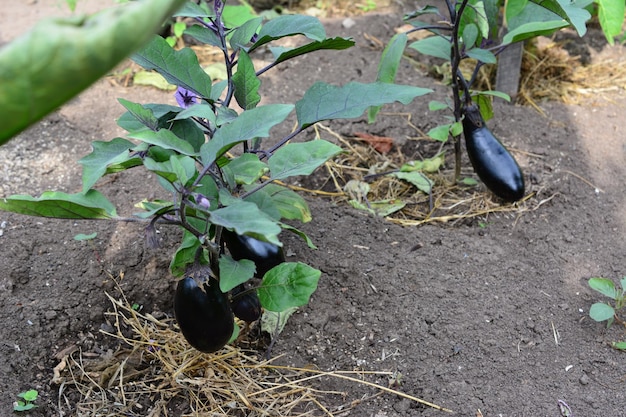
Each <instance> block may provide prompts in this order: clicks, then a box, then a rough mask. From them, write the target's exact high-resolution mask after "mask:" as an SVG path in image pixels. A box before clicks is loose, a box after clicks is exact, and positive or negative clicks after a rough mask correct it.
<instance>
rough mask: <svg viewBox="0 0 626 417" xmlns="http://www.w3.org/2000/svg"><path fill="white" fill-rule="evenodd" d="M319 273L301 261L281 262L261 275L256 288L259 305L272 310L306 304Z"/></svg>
mask: <svg viewBox="0 0 626 417" xmlns="http://www.w3.org/2000/svg"><path fill="white" fill-rule="evenodd" d="M321 275H322V273H321V272H320V271H319V270H317V269H315V268H312V267H310V266H308V265H306V264H303V263H301V262H297V263H295V262H285V263H282V264H280V265H278V266H276V267H274V268H272V269H270V270H269V271H268V272H267V273H266V274H265V276H264V277H263V283H262V284H261V286H260V287H259V290H258V294H259V300H260V301H261V305H262V306H263V308H265V309H266V310H269V311H274V312H282V311H285V310H287V309H289V308H291V307H300V306H303V305H306V304H307V303H308V302H309V298H311V295H312V294H313V292H315V290H316V289H317V283H318V281H319V278H320V276H321Z"/></svg>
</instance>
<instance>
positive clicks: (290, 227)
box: [280, 223, 317, 249]
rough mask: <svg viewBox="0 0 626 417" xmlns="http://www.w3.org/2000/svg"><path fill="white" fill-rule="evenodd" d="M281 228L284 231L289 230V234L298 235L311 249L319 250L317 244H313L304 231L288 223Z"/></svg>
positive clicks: (282, 224)
mask: <svg viewBox="0 0 626 417" xmlns="http://www.w3.org/2000/svg"><path fill="white" fill-rule="evenodd" d="M280 226H281V227H282V228H283V230H287V231H288V232H291V233H294V234H296V235H298V236H299V237H300V238H302V240H304V241H305V242H306V244H307V246H308V247H309V248H310V249H317V246H315V244H314V243H313V241H312V240H311V238H309V237H308V236H307V234H306V233H304V232H303V231H301V230H299V229H296V228H295V227H293V226H291V225H289V224H286V223H281V224H280Z"/></svg>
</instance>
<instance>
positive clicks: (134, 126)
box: [117, 104, 182, 132]
mask: <svg viewBox="0 0 626 417" xmlns="http://www.w3.org/2000/svg"><path fill="white" fill-rule="evenodd" d="M143 106H144V107H145V108H147V109H150V110H151V111H152V114H154V116H155V117H156V118H157V119H159V126H160V127H163V126H164V125H163V122H164V121H166V122H168V124H169V121H170V120H172V116H175V115H176V114H178V113H179V112H181V111H182V109H181V108H180V107H177V106H170V105H169V104H144V105H143ZM166 116H167V120H163V118H164V117H166ZM117 125H118V126H119V127H121V128H122V129H124V130H126V131H127V132H133V131H135V130H141V129H142V128H144V127H145V126H144V125H143V124H142V123H141V122H140V121H138V120H137V119H136V118H135V116H133V115H132V114H131V113H130V112H129V111H127V112H125V113H124V114H122V115H121V116H120V118H119V119H117Z"/></svg>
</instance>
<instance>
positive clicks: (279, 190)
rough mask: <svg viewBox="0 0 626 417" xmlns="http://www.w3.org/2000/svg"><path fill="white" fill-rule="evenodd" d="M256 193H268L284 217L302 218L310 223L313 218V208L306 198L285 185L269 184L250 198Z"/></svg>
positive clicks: (289, 218) (290, 218)
mask: <svg viewBox="0 0 626 417" xmlns="http://www.w3.org/2000/svg"><path fill="white" fill-rule="evenodd" d="M256 194H267V195H268V196H269V197H270V198H271V200H272V202H273V203H274V206H275V207H276V208H277V209H278V211H279V213H280V216H281V218H283V219H287V220H300V221H301V222H302V223H308V222H310V221H311V219H312V216H311V210H310V209H309V205H308V204H307V203H306V201H305V200H304V198H302V196H300V195H299V194H298V193H296V192H295V191H292V190H290V189H289V188H287V187H285V186H282V185H278V184H274V183H272V184H268V185H266V186H265V187H263V188H262V189H261V190H259V191H258V192H256V193H254V194H252V195H250V198H252V197H253V196H255V195H256Z"/></svg>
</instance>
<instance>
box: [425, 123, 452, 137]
mask: <svg viewBox="0 0 626 417" xmlns="http://www.w3.org/2000/svg"><path fill="white" fill-rule="evenodd" d="M451 126H452V125H451V124H450V123H448V124H445V125H439V126H435V127H433V128H432V129H430V130H429V131H428V133H426V134H427V135H428V136H429V137H430V138H432V139H435V140H437V141H439V142H446V141H447V140H448V136H449V134H450V127H451Z"/></svg>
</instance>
